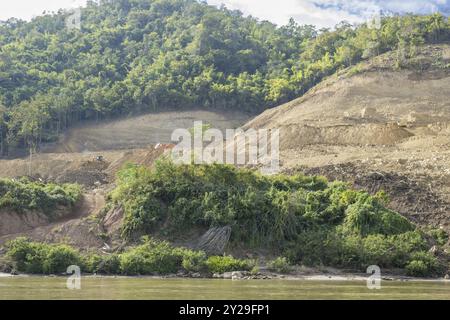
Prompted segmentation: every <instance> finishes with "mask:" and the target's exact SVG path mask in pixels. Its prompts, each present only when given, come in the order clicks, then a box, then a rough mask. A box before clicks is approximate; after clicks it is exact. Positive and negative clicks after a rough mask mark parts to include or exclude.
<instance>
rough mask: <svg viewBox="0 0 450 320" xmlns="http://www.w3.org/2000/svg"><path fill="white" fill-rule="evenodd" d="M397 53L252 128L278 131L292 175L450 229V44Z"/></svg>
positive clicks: (270, 113) (348, 73)
mask: <svg viewBox="0 0 450 320" xmlns="http://www.w3.org/2000/svg"><path fill="white" fill-rule="evenodd" d="M395 56H396V52H390V53H386V54H384V55H381V56H379V57H377V58H374V59H372V60H370V61H368V62H365V63H362V64H360V65H358V66H356V67H353V68H350V69H347V70H344V71H342V72H340V73H338V74H336V75H334V76H332V77H330V78H328V79H327V80H325V81H324V82H323V83H321V84H319V85H318V86H316V87H315V88H313V89H312V90H310V91H309V92H308V93H307V94H306V95H305V96H303V97H302V98H300V99H297V100H294V101H292V102H290V103H287V104H285V105H282V106H280V107H278V108H274V109H271V110H267V111H265V112H264V113H263V114H262V115H260V116H258V117H256V118H255V119H253V120H252V121H250V122H249V123H247V124H246V125H245V128H247V129H248V128H255V129H259V128H279V129H280V132H281V146H280V147H281V160H282V162H283V165H284V167H285V169H286V170H289V171H292V170H294V171H297V170H300V171H303V172H306V173H311V174H323V175H326V176H328V177H329V178H331V179H341V180H346V181H351V182H354V183H355V185H356V186H358V187H361V188H364V189H369V190H372V191H373V192H376V191H378V190H380V189H384V190H386V191H388V193H389V195H390V196H391V198H392V200H393V201H392V206H393V207H394V209H396V210H398V211H399V212H401V213H403V214H405V215H407V216H409V217H411V218H413V219H414V220H416V221H419V222H423V223H424V224H433V225H435V226H442V227H445V228H447V229H450V223H449V221H450V220H449V217H450V197H449V194H450V90H449V89H448V88H450V68H449V67H450V46H449V45H446V44H443V45H432V46H424V47H421V48H420V49H419V50H418V53H417V55H416V56H415V57H414V58H412V59H407V60H405V61H404V62H403V65H402V66H401V67H400V68H399V67H398V66H397V65H395Z"/></svg>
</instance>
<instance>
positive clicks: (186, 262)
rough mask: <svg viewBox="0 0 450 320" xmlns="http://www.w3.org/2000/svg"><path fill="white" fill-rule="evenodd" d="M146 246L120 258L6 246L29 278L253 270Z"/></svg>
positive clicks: (240, 263)
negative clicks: (70, 272) (74, 272)
mask: <svg viewBox="0 0 450 320" xmlns="http://www.w3.org/2000/svg"><path fill="white" fill-rule="evenodd" d="M142 240H143V243H142V244H141V245H139V246H137V247H133V248H130V249H128V250H126V251H125V252H123V253H121V254H110V255H98V254H95V253H87V254H82V253H80V252H79V251H78V250H76V249H73V248H71V247H69V246H67V245H54V244H44V243H36V242H32V241H30V240H28V239H26V238H17V239H15V240H13V241H10V242H9V243H8V244H7V254H6V256H7V258H9V259H11V260H12V261H13V264H14V265H15V267H16V268H17V270H18V271H21V272H26V273H30V274H61V273H64V272H66V270H67V267H69V266H70V265H78V266H80V268H81V270H82V271H83V272H87V273H99V274H123V275H167V274H175V273H177V272H179V271H184V272H193V273H203V274H212V273H217V272H220V273H222V272H227V271H245V270H251V269H252V268H253V266H254V264H252V262H250V261H247V260H239V259H234V258H232V257H209V258H207V256H206V254H205V253H204V252H201V251H192V250H189V249H185V248H175V247H173V246H171V245H170V244H169V243H168V242H164V241H156V240H153V239H151V238H148V237H144V238H143V239H142Z"/></svg>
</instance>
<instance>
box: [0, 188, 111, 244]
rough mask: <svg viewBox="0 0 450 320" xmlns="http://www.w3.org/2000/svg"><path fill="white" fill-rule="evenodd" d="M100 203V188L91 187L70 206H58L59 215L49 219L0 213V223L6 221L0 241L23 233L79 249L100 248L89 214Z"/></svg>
mask: <svg viewBox="0 0 450 320" xmlns="http://www.w3.org/2000/svg"><path fill="white" fill-rule="evenodd" d="M104 206H105V194H104V192H103V191H102V190H93V191H90V192H88V193H86V194H85V195H84V196H83V199H82V200H81V201H80V202H79V203H78V204H77V205H76V206H75V207H74V208H73V210H71V211H67V210H61V215H59V216H58V217H57V218H56V219H54V220H53V221H50V220H49V219H44V218H43V217H42V216H41V215H36V214H33V215H26V216H21V215H19V214H14V215H12V214H10V215H9V216H6V217H4V216H2V219H1V220H0V225H1V223H3V224H5V225H8V228H5V227H3V228H0V231H1V232H0V245H3V244H4V243H5V242H7V241H8V240H11V239H15V238H17V237H22V236H24V237H27V238H29V239H32V240H35V241H40V242H55V243H56V242H59V243H61V242H64V243H69V244H71V245H74V246H76V247H78V248H82V249H88V248H101V246H102V245H103V244H104V241H103V239H102V238H101V234H102V231H101V230H100V227H99V225H98V223H97V222H96V220H95V219H92V217H95V216H96V215H97V214H98V213H99V212H100V211H101V209H102V208H103V207H104ZM14 222H17V224H14ZM27 222H28V223H27Z"/></svg>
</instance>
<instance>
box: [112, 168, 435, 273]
mask: <svg viewBox="0 0 450 320" xmlns="http://www.w3.org/2000/svg"><path fill="white" fill-rule="evenodd" d="M386 201H387V199H386V196H385V194H384V193H379V194H377V195H375V196H371V195H369V194H368V193H366V192H361V191H355V190H352V189H350V188H349V186H348V185H347V184H344V183H338V182H334V183H328V182H327V181H326V180H325V179H324V178H321V177H306V176H303V175H296V176H286V175H275V176H270V177H268V176H262V175H260V174H259V173H257V172H255V171H251V170H247V169H237V168H235V167H232V166H227V165H181V166H177V165H175V164H173V163H171V162H170V161H168V160H161V161H159V162H157V164H156V166H155V167H154V168H153V169H148V168H144V167H140V166H135V165H129V166H127V167H126V168H124V169H123V170H122V171H121V172H120V173H119V174H118V180H117V188H116V189H115V190H114V191H113V192H112V193H111V195H110V202H111V205H121V206H123V207H124V209H125V220H124V226H123V236H124V237H125V238H128V239H133V238H137V237H140V236H142V235H144V234H158V232H161V234H164V235H167V234H169V235H171V236H173V237H176V236H178V235H180V234H183V232H186V230H188V229H189V228H190V227H203V228H204V229H205V230H206V229H208V228H210V227H213V226H225V225H229V226H231V228H232V234H231V244H230V245H231V246H232V247H233V246H234V245H239V246H242V245H244V246H246V247H247V248H249V249H251V248H261V247H266V248H268V249H271V250H273V251H274V252H279V253H281V254H282V256H284V257H286V258H287V259H288V260H286V261H289V262H291V263H293V264H305V265H311V266H317V265H326V266H335V267H345V268H354V269H358V270H365V268H366V267H367V266H369V265H373V264H376V265H379V266H380V267H382V268H405V266H406V265H407V264H409V263H411V262H412V261H414V260H417V258H415V257H416V255H417V254H422V253H425V252H427V250H428V249H429V248H430V247H431V244H430V243H429V242H428V241H427V240H426V239H427V238H428V236H426V234H424V233H422V232H421V231H419V230H417V229H416V227H415V226H414V225H413V224H412V223H411V222H409V221H408V220H407V219H406V218H404V217H402V216H401V215H399V214H398V213H396V212H393V211H391V210H389V209H387V208H386V207H385V203H386ZM441 237H443V236H441ZM215 259H218V258H213V259H212V260H213V261H214V262H216V260H215ZM221 259H224V258H221ZM225 261H226V258H225ZM283 261H284V260H283ZM277 262H280V263H281V262H282V261H281V260H280V261H277ZM414 264H415V263H413V265H414ZM427 270H428V271H429V272H430V274H433V273H435V272H436V271H437V270H438V269H436V268H431V267H430V268H428V269H427Z"/></svg>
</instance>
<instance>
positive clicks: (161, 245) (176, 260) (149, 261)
mask: <svg viewBox="0 0 450 320" xmlns="http://www.w3.org/2000/svg"><path fill="white" fill-rule="evenodd" d="M182 261H183V258H182V256H181V255H179V254H178V252H175V251H174V249H173V247H171V246H170V244H168V243H167V242H153V241H148V242H146V243H144V244H143V245H141V246H138V247H136V248H133V249H130V250H128V251H127V252H125V253H123V254H121V256H120V268H121V270H122V272H123V273H124V274H127V275H149V274H170V273H176V272H177V271H178V270H179V269H180V267H181V264H182Z"/></svg>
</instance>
